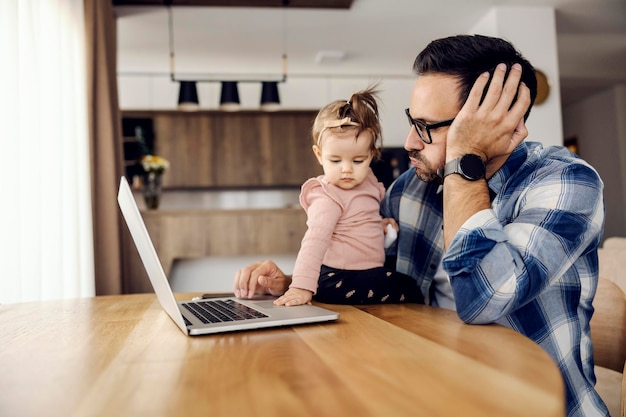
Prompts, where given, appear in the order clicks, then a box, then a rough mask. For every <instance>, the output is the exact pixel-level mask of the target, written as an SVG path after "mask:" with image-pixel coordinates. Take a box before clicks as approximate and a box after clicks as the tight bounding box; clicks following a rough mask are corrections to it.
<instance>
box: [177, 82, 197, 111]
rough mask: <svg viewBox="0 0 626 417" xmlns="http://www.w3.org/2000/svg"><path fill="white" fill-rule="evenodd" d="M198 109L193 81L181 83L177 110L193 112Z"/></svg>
mask: <svg viewBox="0 0 626 417" xmlns="http://www.w3.org/2000/svg"><path fill="white" fill-rule="evenodd" d="M199 108H200V101H199V100H198V90H197V88H196V82H195V81H181V82H180V90H179V92H178V109H179V110H183V111H195V110H198V109H199Z"/></svg>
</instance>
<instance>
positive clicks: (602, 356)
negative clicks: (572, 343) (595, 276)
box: [591, 278, 626, 373]
mask: <svg viewBox="0 0 626 417" xmlns="http://www.w3.org/2000/svg"><path fill="white" fill-rule="evenodd" d="M593 306H594V308H595V312H594V314H593V317H592V318H591V340H592V341H593V356H594V360H595V364H596V365H599V366H603V367H605V368H609V369H613V370H615V371H617V372H620V373H621V372H623V370H624V361H626V295H625V294H624V292H623V291H622V290H621V289H620V288H619V287H618V286H617V285H616V284H615V283H613V282H611V281H610V280H608V279H606V278H600V279H599V280H598V290H597V291H596V296H595V298H594V300H593Z"/></svg>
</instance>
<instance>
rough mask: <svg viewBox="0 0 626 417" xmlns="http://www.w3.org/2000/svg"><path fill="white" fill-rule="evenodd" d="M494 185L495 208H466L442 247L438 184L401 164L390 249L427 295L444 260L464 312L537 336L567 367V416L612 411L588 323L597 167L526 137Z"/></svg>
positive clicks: (596, 232) (599, 225) (476, 320)
mask: <svg viewBox="0 0 626 417" xmlns="http://www.w3.org/2000/svg"><path fill="white" fill-rule="evenodd" d="M488 185H489V189H490V193H491V195H492V205H491V209H488V210H482V211H480V212H478V213H476V214H474V215H473V216H472V217H471V218H469V219H468V220H467V221H466V222H465V224H464V225H463V226H462V228H461V229H460V230H459V231H458V233H457V234H456V235H455V237H454V239H453V240H452V242H451V244H450V248H449V249H448V251H447V252H446V253H444V249H443V230H442V215H443V212H442V193H441V192H440V191H441V190H440V186H439V185H437V184H429V183H425V182H423V181H421V180H420V179H419V178H417V177H416V176H415V172H414V170H413V169H410V170H408V171H407V172H405V173H404V174H402V175H401V176H400V177H399V178H398V179H397V180H396V181H395V182H394V183H393V184H392V185H391V186H390V187H389V189H388V190H387V195H386V197H385V199H384V200H383V202H382V205H381V213H382V215H383V216H384V217H393V218H394V219H396V221H397V222H398V224H399V225H400V232H399V235H398V240H397V241H396V243H395V245H394V246H392V247H391V248H390V250H388V252H387V255H388V256H396V257H397V260H396V268H397V270H398V271H399V272H402V273H405V274H408V275H410V276H412V277H414V278H415V279H416V280H417V281H418V284H419V285H420V287H421V289H422V293H423V294H424V297H425V298H426V300H427V302H430V303H432V299H433V290H434V288H431V284H432V282H433V277H434V275H435V272H436V271H437V268H438V266H439V264H440V262H443V268H444V270H445V271H446V273H447V274H448V276H449V278H450V284H451V286H452V290H453V293H454V298H455V303H456V310H457V313H458V315H459V317H460V318H461V319H462V320H463V321H464V322H466V323H473V324H483V323H494V322H495V323H499V324H502V325H504V326H507V327H510V328H512V329H513V330H516V331H518V332H519V333H521V334H523V335H525V336H527V337H528V338H530V339H532V340H533V341H535V342H536V343H537V344H539V345H540V346H541V347H542V348H543V349H544V350H545V351H546V352H548V354H549V355H550V356H551V357H552V358H553V359H554V361H555V362H556V363H557V365H558V367H559V369H560V371H561V373H562V375H563V380H564V383H565V389H566V396H567V398H566V400H567V413H568V416H592V415H593V416H608V411H607V409H606V406H605V405H604V403H603V402H602V400H601V399H600V397H599V396H598V394H597V393H596V391H595V390H594V385H595V375H594V372H593V354H592V343H591V337H590V332H589V321H590V320H591V315H592V313H593V307H592V305H591V302H592V300H593V297H594V295H595V292H596V286H597V283H598V253H597V248H598V245H599V244H600V241H601V237H602V234H603V227H604V203H603V194H602V192H603V183H602V181H601V179H600V177H599V176H598V174H597V172H596V171H595V170H594V169H593V168H591V167H590V166H589V165H588V164H587V163H585V162H584V161H582V160H581V159H578V158H576V156H574V155H573V154H571V153H570V152H569V151H567V149H565V148H563V147H548V148H543V147H542V145H541V144H539V143H533V142H525V143H522V144H520V145H519V146H518V147H517V148H516V149H515V150H514V152H513V153H512V154H511V156H510V157H509V158H508V160H507V161H506V163H505V165H504V166H502V168H500V170H498V172H497V173H496V174H495V175H494V176H493V177H492V178H491V179H490V180H489V182H488ZM432 287H434V285H432Z"/></svg>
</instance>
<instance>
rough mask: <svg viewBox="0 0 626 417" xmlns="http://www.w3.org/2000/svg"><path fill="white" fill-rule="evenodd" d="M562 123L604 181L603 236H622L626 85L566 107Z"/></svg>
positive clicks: (625, 202)
mask: <svg viewBox="0 0 626 417" xmlns="http://www.w3.org/2000/svg"><path fill="white" fill-rule="evenodd" d="M563 125H564V126H565V137H567V138H570V137H576V139H577V141H578V148H579V153H580V156H581V157H582V158H583V159H585V160H586V161H587V162H589V163H590V164H591V165H593V166H594V167H595V168H596V169H597V170H598V173H599V174H600V176H601V177H602V180H603V181H604V187H605V188H604V200H605V205H606V223H605V231H604V237H605V238H607V237H611V236H626V210H625V209H624V207H626V197H625V196H626V85H621V86H619V87H617V88H613V89H609V90H606V91H604V92H602V93H599V94H596V95H594V96H592V97H590V98H588V99H586V100H583V101H580V102H578V103H576V104H573V105H570V106H568V107H567V108H565V109H564V110H563Z"/></svg>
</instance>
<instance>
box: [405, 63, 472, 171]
mask: <svg viewBox="0 0 626 417" xmlns="http://www.w3.org/2000/svg"><path fill="white" fill-rule="evenodd" d="M457 80H458V79H457V78H456V77H453V76H450V75H441V74H427V75H421V76H419V77H418V78H417V81H416V82H415V86H414V87H413V91H412V93H411V102H410V104H409V112H410V115H411V118H412V119H414V120H416V121H418V122H419V124H422V125H423V124H424V123H427V124H432V123H437V122H441V121H443V120H447V119H451V118H453V117H455V116H456V114H457V113H458V112H459V110H460V106H459V103H458V97H459V91H458V87H457ZM448 129H449V127H447V126H444V127H440V128H438V129H433V130H431V131H430V137H431V138H432V143H430V144H427V143H424V142H423V141H422V139H420V137H419V135H418V134H417V132H416V130H415V128H414V127H413V126H410V130H409V134H408V135H407V138H406V141H405V142H404V149H406V151H407V152H408V153H409V159H410V160H411V165H412V166H413V167H414V168H415V175H417V176H418V177H419V178H420V179H421V180H423V181H426V182H431V181H435V180H439V179H440V178H439V176H438V175H437V170H438V169H440V168H443V166H444V164H445V161H446V136H447V133H448ZM424 133H425V132H424Z"/></svg>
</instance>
